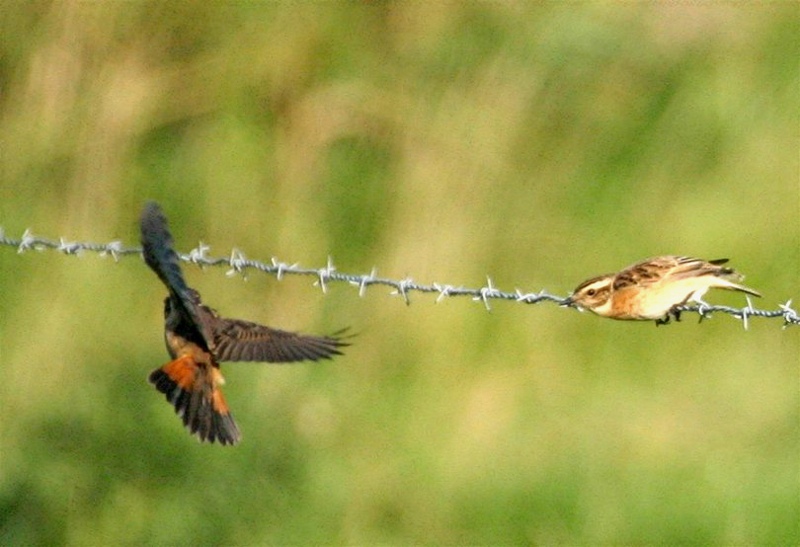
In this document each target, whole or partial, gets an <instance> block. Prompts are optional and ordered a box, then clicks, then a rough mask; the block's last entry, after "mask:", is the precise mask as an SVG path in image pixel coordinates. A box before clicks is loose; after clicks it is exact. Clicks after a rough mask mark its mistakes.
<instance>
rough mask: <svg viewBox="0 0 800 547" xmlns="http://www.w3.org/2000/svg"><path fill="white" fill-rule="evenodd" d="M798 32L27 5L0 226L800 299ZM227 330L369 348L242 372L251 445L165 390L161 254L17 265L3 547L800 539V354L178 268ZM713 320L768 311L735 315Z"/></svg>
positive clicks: (449, 271)
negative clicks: (150, 234)
mask: <svg viewBox="0 0 800 547" xmlns="http://www.w3.org/2000/svg"><path fill="white" fill-rule="evenodd" d="M798 59H800V8H798V5H797V4H796V3H785V4H782V3H775V2H773V3H765V4H747V3H733V4H732V3H728V4H719V3H715V4H709V5H692V4H691V3H649V4H637V5H634V4H626V5H625V6H621V7H617V6H614V5H611V4H597V5H593V4H572V3H569V4H559V3H552V4H536V5H532V6H526V5H525V4H508V3H494V2H493V3H462V2H447V3H443V2H410V3H398V2H390V3H355V2H349V3H294V2H287V3H241V4H236V3H220V2H208V3H207V2H177V3H174V2H173V3H119V2H101V3H60V2H58V3H50V2H30V3H15V4H9V5H7V6H5V7H4V9H3V10H2V13H1V14H0V135H2V139H1V140H2V161H0V226H2V227H3V228H4V229H5V230H6V231H7V233H9V234H14V235H18V234H21V233H22V231H23V230H24V229H25V228H31V229H33V230H34V231H35V232H36V233H38V234H42V235H47V236H51V237H59V236H64V237H67V238H73V239H80V240H96V241H109V240H111V239H117V238H119V239H121V240H123V241H125V242H126V243H128V244H135V242H136V241H137V239H138V226H137V218H138V214H139V211H140V210H141V206H142V204H143V202H144V201H145V200H146V199H156V200H158V201H159V202H160V203H161V204H162V205H163V207H164V208H165V210H166V211H167V213H168V214H169V216H170V220H171V224H172V229H173V233H174V235H175V238H176V244H177V247H178V249H179V250H181V251H183V252H186V251H188V250H189V249H191V248H193V247H195V246H196V245H197V242H198V241H199V240H202V241H204V242H207V243H210V244H211V245H212V252H215V254H223V253H226V252H228V251H229V249H230V248H231V247H237V248H240V249H242V250H243V251H244V252H245V253H246V254H248V255H250V256H253V257H258V258H260V259H262V260H268V259H269V257H271V256H278V257H280V258H281V259H283V260H285V261H287V262H295V261H299V262H300V263H302V264H304V265H308V266H322V265H323V264H324V263H325V261H326V259H327V256H328V255H331V256H333V257H334V260H335V262H336V264H337V266H338V267H339V268H340V269H341V270H343V271H351V272H359V273H360V272H367V271H369V270H370V268H372V267H373V266H377V267H378V269H379V272H380V273H381V274H382V275H386V276H389V277H394V278H402V277H404V276H407V275H408V276H412V277H414V278H415V279H417V280H419V281H423V282H430V281H440V282H445V283H452V284H456V285H457V284H464V285H470V286H475V285H480V284H482V283H483V282H484V280H485V276H486V275H487V274H488V275H490V276H491V277H492V279H493V280H494V282H495V284H496V285H497V286H499V287H501V288H503V289H507V290H513V289H514V288H515V287H519V288H521V289H522V290H525V291H534V290H538V289H540V288H546V289H548V290H549V291H551V292H555V293H559V294H566V293H567V292H568V291H569V290H570V289H572V288H573V287H574V286H575V285H576V284H577V283H578V282H580V281H582V280H583V279H584V278H586V277H589V276H592V275H596V274H600V273H603V272H606V271H610V270H614V269H616V268H619V267H622V266H624V265H626V264H628V263H631V262H633V261H635V260H638V259H641V258H644V257H647V256H650V255H654V254H662V253H680V254H692V255H699V256H703V257H706V258H718V257H722V256H730V257H731V258H732V263H733V265H734V266H735V267H737V268H739V269H741V270H742V271H744V272H745V273H746V274H747V275H748V284H749V285H751V286H753V287H755V288H757V289H759V290H760V291H762V292H763V294H764V295H765V296H764V299H763V301H762V302H761V304H763V306H764V307H770V308H774V307H775V306H776V305H777V303H779V302H782V301H785V300H786V299H788V298H792V297H794V298H795V299H797V298H798V297H800V294H798V271H800V263H799V262H800V227H799V226H798V218H800V164H799V161H800V154H798V150H800V91H799V90H800V76H799V74H798V73H799V69H798ZM186 276H187V278H188V281H189V283H190V284H191V285H192V286H195V287H196V288H198V289H199V290H200V291H201V292H202V293H203V295H204V297H205V299H206V300H207V302H208V303H209V304H211V305H213V306H215V307H216V308H218V309H219V310H220V311H221V312H222V313H224V314H227V315H232V316H238V317H243V318H247V319H251V320H256V321H260V322H264V323H267V324H271V325H277V326H280V327H283V328H288V329H298V330H305V331H310V332H330V331H333V330H336V329H337V328H339V327H342V326H345V325H351V326H352V327H353V329H354V330H355V331H357V332H358V336H357V337H356V338H355V339H354V340H353V346H352V347H350V348H348V351H347V354H346V356H344V357H343V358H339V359H336V360H335V361H333V362H331V363H323V364H300V365H294V366H286V367H271V366H268V365H261V364H239V365H228V366H225V367H224V368H223V371H224V372H225V375H226V378H227V380H228V383H227V385H226V386H225V392H226V396H227V399H228V402H229V404H230V405H231V407H232V409H233V412H234V414H235V416H236V417H237V420H238V422H239V426H240V428H241V429H242V431H243V434H244V439H243V442H242V444H241V445H239V446H237V447H234V448H222V447H218V446H208V445H200V444H199V443H198V442H197V441H196V440H195V439H193V438H191V437H190V436H189V435H188V434H187V433H186V431H184V429H183V428H182V426H181V424H180V421H179V420H178V418H177V417H176V416H175V415H174V414H173V412H172V409H171V408H170V407H169V405H168V404H166V403H165V402H164V400H163V397H162V396H161V395H159V394H158V393H156V392H155V390H154V389H152V387H151V386H149V385H148V384H147V382H146V376H147V373H148V372H149V371H150V370H151V369H152V368H155V367H156V366H159V365H161V364H162V363H163V362H165V361H166V359H167V355H166V352H165V350H164V348H163V342H162V332H161V329H162V317H161V299H162V298H163V296H164V288H163V287H162V286H161V285H160V283H159V282H158V280H157V279H156V277H155V276H154V275H152V273H151V272H150V271H149V270H147V268H146V267H145V265H144V264H143V263H142V262H140V261H138V260H136V259H126V260H124V261H121V262H120V263H119V264H115V263H114V262H113V261H111V260H110V259H108V260H102V259H99V258H97V257H94V256H86V257H83V258H78V259H76V258H72V257H64V256H62V255H58V254H56V253H43V254H39V253H35V252H30V253H26V254H22V255H18V254H16V253H14V251H13V249H8V248H6V249H0V371H2V376H3V381H2V383H0V386H1V387H0V544H3V545H23V544H64V543H66V544H73V545H87V544H95V545H100V544H103V545H112V544H152V545H157V544H161V545H165V544H186V545H189V544H191V545H201V544H227V545H232V544H241V545H245V544H287V543H295V544H331V543H333V544H353V545H364V544H389V545H392V544H398V545H402V544H419V543H423V544H451V545H452V544H464V545H467V544H469V545H474V544H523V543H534V544H555V543H565V544H567V543H571V544H579V543H582V544H598V543H611V544H625V543H632V544H648V543H658V544H738V545H744V544H797V543H798V542H800V530H799V527H800V525H799V524H798V523H800V518H798V515H799V514H800V484H799V483H800V479H799V477H800V463H799V462H798V453H799V451H800V394H798V355H799V354H800V342H799V340H798V332H800V331H798V330H797V329H788V330H786V331H782V330H781V329H780V328H778V322H777V321H755V320H754V321H753V322H752V324H751V328H750V330H749V331H747V332H744V331H743V330H742V329H741V326H740V324H739V323H738V322H737V321H736V320H735V319H733V318H731V317H729V316H719V317H715V318H713V320H711V321H707V322H704V323H702V324H699V325H698V324H696V323H695V322H694V321H691V320H689V321H683V322H681V323H679V324H673V325H670V326H668V327H666V328H659V329H656V328H655V327H653V325H652V324H645V323H633V324H630V323H617V322H612V321H608V320H601V319H599V318H596V317H592V316H588V315H586V314H583V315H582V314H578V313H575V312H574V311H573V310H568V309H560V308H557V307H555V306H551V305H546V304H543V305H540V306H522V305H515V304H512V303H497V304H495V306H494V307H493V311H492V312H491V313H487V312H486V311H485V310H484V309H483V307H482V305H480V304H476V303H472V302H469V301H468V300H453V301H447V302H443V303H441V304H438V305H435V304H434V303H433V301H434V299H433V297H430V298H425V297H424V296H418V297H417V298H415V299H414V301H413V303H412V305H411V306H409V307H406V306H405V305H403V304H402V301H401V300H400V299H398V298H392V297H389V296H388V295H387V294H386V293H385V292H383V291H381V290H374V291H369V292H367V295H366V297H365V298H363V299H359V298H358V297H357V292H356V290H354V289H352V288H350V287H346V286H335V287H331V290H330V291H329V294H328V295H326V296H323V295H322V294H321V293H320V291H319V290H318V289H316V288H314V287H312V286H311V285H310V283H308V281H307V280H303V279H297V278H290V279H286V280H284V281H282V282H280V283H279V282H277V281H276V280H275V279H274V278H271V277H267V276H258V275H254V276H251V277H250V278H249V279H248V281H246V282H243V281H241V280H240V279H238V278H233V279H231V278H227V277H225V275H224V271H223V270H221V269H213V270H206V271H202V270H200V269H199V268H192V267H188V268H186ZM709 300H711V301H713V302H719V303H735V304H736V305H741V304H742V298H741V296H740V295H735V294H715V295H709Z"/></svg>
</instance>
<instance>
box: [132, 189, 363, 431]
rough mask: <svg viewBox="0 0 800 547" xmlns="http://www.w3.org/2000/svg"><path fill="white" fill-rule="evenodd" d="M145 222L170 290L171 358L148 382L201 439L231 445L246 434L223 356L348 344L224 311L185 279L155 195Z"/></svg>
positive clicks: (276, 356) (316, 355) (269, 357)
mask: <svg viewBox="0 0 800 547" xmlns="http://www.w3.org/2000/svg"><path fill="white" fill-rule="evenodd" d="M141 229H142V245H143V247H144V249H143V254H144V260H145V262H147V265H148V266H150V268H151V269H152V270H153V271H154V272H156V275H158V277H159V279H161V281H162V282H163V283H164V285H166V286H167V289H168V290H169V296H167V297H166V298H165V299H164V320H165V323H166V325H165V333H164V339H165V341H166V344H167V351H168V352H169V354H170V356H171V357H172V359H173V360H172V361H170V362H169V363H167V364H166V365H164V366H163V367H160V368H157V369H156V370H154V371H153V372H152V373H151V374H150V382H151V383H152V384H153V385H155V387H156V389H157V390H158V391H160V392H161V393H163V394H164V395H166V398H167V401H169V402H170V403H171V404H172V405H173V406H174V407H175V412H176V413H177V414H178V415H179V416H180V417H181V419H182V420H183V423H184V425H185V426H186V427H187V428H188V429H189V431H190V432H191V433H192V434H195V435H197V437H198V438H199V439H200V440H201V441H208V442H211V443H213V442H215V441H216V442H219V443H220V444H223V445H227V444H236V443H237V442H238V441H239V439H240V438H241V434H240V433H239V428H238V427H236V422H234V420H233V416H232V415H231V412H230V410H229V409H228V405H227V403H226V402H225V398H224V397H223V396H222V391H221V390H220V386H221V385H222V384H223V383H224V382H225V380H224V378H223V377H222V374H221V373H220V370H219V363H220V362H221V361H261V362H264V361H266V362H270V363H288V362H294V361H304V360H310V361H317V360H319V359H330V358H331V357H332V356H334V355H341V351H340V348H342V347H343V346H347V345H349V344H347V343H345V342H343V341H342V339H341V338H340V337H339V336H337V334H340V333H336V334H334V335H333V336H307V335H303V334H297V333H294V332H287V331H282V330H278V329H273V328H270V327H266V326H264V325H258V324H256V323H251V322H249V321H242V320H240V319H227V318H224V317H220V316H219V315H217V312H216V311H214V310H213V309H211V308H209V307H208V306H205V305H203V303H202V302H201V301H200V294H199V293H198V292H197V291H196V290H194V289H192V288H190V287H189V286H188V285H186V282H185V281H184V279H183V274H182V273H181V267H180V263H179V259H178V255H177V254H176V253H175V251H174V250H173V249H172V236H171V235H170V233H169V230H168V229H167V219H166V217H165V216H164V213H163V212H162V211H161V208H160V207H159V206H158V204H157V203H154V202H149V203H147V204H146V205H145V207H144V211H143V212H142V218H141ZM340 332H343V331H340Z"/></svg>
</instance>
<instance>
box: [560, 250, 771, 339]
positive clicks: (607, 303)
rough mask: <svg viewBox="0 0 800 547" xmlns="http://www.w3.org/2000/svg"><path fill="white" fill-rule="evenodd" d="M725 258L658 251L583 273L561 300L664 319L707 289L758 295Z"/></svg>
mask: <svg viewBox="0 0 800 547" xmlns="http://www.w3.org/2000/svg"><path fill="white" fill-rule="evenodd" d="M727 262H728V259H727V258H719V259H716V260H709V261H705V260H701V259H698V258H691V257H688V256H672V255H667V256H659V257H655V258H650V259H647V260H644V261H642V262H638V263H636V264H633V265H632V266H628V267H627V268H625V269H623V270H621V271H620V272H618V273H613V274H605V275H601V276H597V277H593V278H591V279H588V280H586V281H584V282H583V283H581V284H580V285H578V286H577V287H576V288H575V290H574V291H572V294H571V295H570V297H569V298H567V300H566V301H564V305H568V306H574V307H576V308H579V309H587V310H589V311H591V312H593V313H595V314H597V315H600V316H602V317H609V318H611V319H621V320H653V319H654V320H656V324H663V323H667V322H668V321H669V316H670V314H671V313H672V315H673V316H675V318H676V319H677V318H678V317H679V314H678V313H676V312H675V308H676V307H677V306H682V305H684V304H687V303H688V302H690V301H692V302H697V303H702V297H703V295H704V294H705V293H706V291H707V290H708V289H711V288H718V289H727V290H733V291H741V292H745V293H747V294H751V295H753V296H761V295H760V294H759V293H758V292H756V291H755V290H753V289H751V288H749V287H745V286H744V285H740V284H739V283H738V281H741V280H742V279H743V277H744V276H742V275H741V274H739V273H738V272H737V271H736V270H734V269H732V268H729V267H727V266H723V264H725V263H727Z"/></svg>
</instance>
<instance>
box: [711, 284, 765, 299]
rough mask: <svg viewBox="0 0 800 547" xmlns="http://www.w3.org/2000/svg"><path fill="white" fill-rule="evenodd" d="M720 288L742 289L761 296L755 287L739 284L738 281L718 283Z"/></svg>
mask: <svg viewBox="0 0 800 547" xmlns="http://www.w3.org/2000/svg"><path fill="white" fill-rule="evenodd" d="M719 288H720V289H729V290H731V291H742V292H744V293H747V294H751V295H753V296H758V297H759V298H761V293H760V292H758V291H757V290H755V289H751V288H750V287H745V286H744V285H739V284H738V283H731V284H730V285H720V286H719Z"/></svg>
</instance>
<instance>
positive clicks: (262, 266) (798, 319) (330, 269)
mask: <svg viewBox="0 0 800 547" xmlns="http://www.w3.org/2000/svg"><path fill="white" fill-rule="evenodd" d="M0 246H6V247H12V248H16V250H17V253H19V254H21V253H25V252H27V251H44V250H48V249H49V250H55V251H59V252H62V253H64V254H66V255H80V254H81V253H83V252H91V253H96V254H99V255H100V256H111V257H112V258H113V259H114V261H115V262H118V261H119V259H120V258H121V257H125V256H129V255H141V253H142V250H141V248H139V247H125V246H123V245H122V243H121V242H120V241H111V242H109V243H86V242H79V241H68V240H66V239H64V238H59V240H58V241H54V240H51V239H47V238H43V237H38V236H35V235H33V234H32V233H31V231H30V230H25V232H24V233H23V234H22V236H21V237H20V238H18V239H15V238H11V237H8V236H6V234H5V231H4V230H3V228H2V227H0ZM209 250H210V247H209V246H208V245H206V244H204V243H202V242H200V243H199V245H198V246H197V248H195V249H192V250H191V251H189V253H188V254H183V255H179V256H180V259H181V260H183V261H185V262H190V263H193V264H196V265H198V266H200V267H205V266H220V267H227V268H228V270H227V271H226V273H225V274H226V275H227V276H228V277H231V276H236V275H241V276H243V277H246V276H247V273H248V270H256V271H260V272H263V273H266V274H271V275H275V277H276V278H277V279H278V280H279V281H280V280H282V279H283V278H284V276H286V275H301V276H308V277H312V278H314V285H315V286H317V287H319V288H320V289H321V290H322V292H324V293H326V292H327V290H328V284H329V283H333V282H344V283H347V284H349V285H352V286H354V287H357V288H358V295H359V296H361V297H363V296H364V295H365V294H366V292H367V289H368V288H369V287H371V286H373V285H377V286H384V287H389V288H391V289H392V291H391V292H390V294H392V295H395V296H400V297H401V298H402V299H403V301H404V302H405V303H406V304H410V303H411V293H414V292H419V293H432V294H436V295H437V296H436V299H435V302H437V303H438V302H441V301H442V300H444V299H445V298H450V297H456V296H469V297H471V298H472V300H473V301H475V302H481V303H482V304H483V306H484V307H485V308H486V309H487V310H489V311H491V306H490V303H489V301H490V300H493V299H494V300H509V301H511V302H522V303H525V304H538V303H539V302H545V301H549V302H554V303H556V304H563V303H564V301H565V298H564V297H560V296H556V295H553V294H550V293H548V292H546V291H544V290H541V291H539V292H535V293H533V292H531V293H526V292H523V291H521V290H520V289H515V291H514V292H506V291H501V290H499V289H498V288H496V287H495V286H494V284H493V282H492V279H491V278H490V277H487V278H486V285H485V286H483V287H480V288H477V289H471V288H466V287H463V286H455V285H450V284H442V283H435V282H434V283H431V284H429V285H425V284H421V283H417V282H416V281H414V280H413V279H412V278H410V277H406V278H404V279H401V280H399V281H398V280H394V279H389V278H386V277H378V273H377V272H378V271H377V269H375V268H373V269H372V270H371V271H370V273H368V274H365V275H357V274H346V273H341V272H338V271H337V270H336V267H335V266H334V265H333V260H332V259H331V258H330V257H328V261H327V263H326V265H325V266H324V267H322V268H303V267H301V266H299V265H298V264H297V263H293V264H289V263H286V262H282V261H280V260H278V259H277V258H272V259H271V260H270V262H269V263H265V262H261V261H258V260H250V259H248V258H247V257H245V255H244V253H242V252H241V251H240V250H238V249H232V250H231V253H230V256H229V257H227V258H222V257H216V258H215V257H212V256H208V251H209ZM676 311H679V312H681V313H684V312H689V313H697V314H698V315H700V318H701V319H703V318H708V317H710V316H711V314H712V313H715V312H718V313H725V314H728V315H732V316H733V317H736V318H738V319H741V320H742V324H743V326H744V328H745V329H747V327H748V325H749V322H750V319H751V318H753V317H763V318H777V317H780V318H783V327H784V328H786V327H787V326H789V325H800V315H798V312H797V310H795V309H794V308H792V301H791V300H788V301H787V302H786V303H785V304H779V305H778V309H777V310H760V309H757V308H754V307H753V304H752V302H751V301H750V298H749V297H748V298H747V306H745V307H743V308H733V307H730V306H714V305H708V304H701V305H699V306H697V305H692V306H688V305H686V306H679V307H677V308H676Z"/></svg>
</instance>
